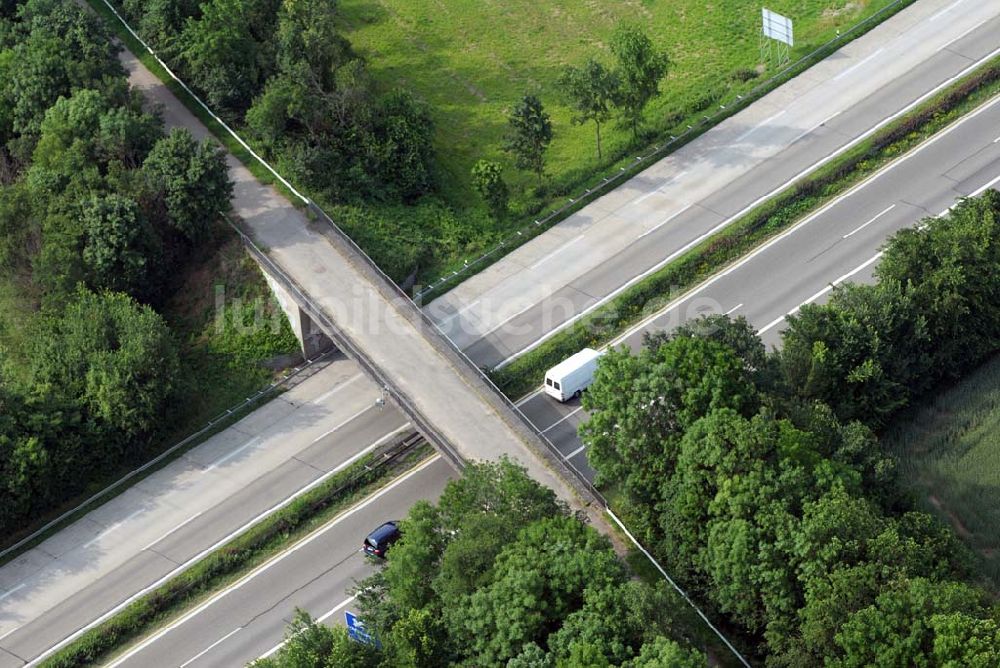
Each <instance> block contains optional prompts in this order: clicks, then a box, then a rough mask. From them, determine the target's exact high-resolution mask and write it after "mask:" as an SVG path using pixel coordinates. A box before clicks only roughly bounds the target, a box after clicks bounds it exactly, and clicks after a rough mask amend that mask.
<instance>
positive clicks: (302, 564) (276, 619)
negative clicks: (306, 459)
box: [108, 455, 455, 668]
mask: <svg viewBox="0 0 1000 668" xmlns="http://www.w3.org/2000/svg"><path fill="white" fill-rule="evenodd" d="M454 475H455V472H454V470H453V469H452V468H451V467H450V466H448V464H447V463H445V462H444V461H443V460H442V459H441V458H440V456H437V455H435V456H434V458H433V459H432V460H430V461H428V462H427V463H425V464H423V465H421V467H419V468H417V469H415V470H413V471H411V472H409V473H407V474H406V475H405V476H403V477H402V478H400V479H398V480H397V481H395V482H393V483H390V484H389V485H388V486H387V487H386V488H384V489H383V490H382V491H380V492H379V493H378V494H377V495H375V496H373V497H370V498H369V499H367V500H366V501H364V502H363V503H362V504H361V505H358V506H355V507H354V508H352V509H351V510H349V511H347V512H345V513H344V514H342V515H341V516H339V517H338V518H335V519H334V520H333V521H332V522H331V523H328V524H327V525H325V526H324V527H322V528H320V529H319V530H317V531H316V532H314V533H313V534H311V535H310V536H308V537H307V538H305V539H303V540H302V541H301V542H299V543H298V544H297V545H296V546H294V547H293V548H292V549H290V550H288V551H285V552H282V553H281V554H280V555H278V556H277V557H276V558H275V559H273V560H272V561H270V562H268V563H266V564H264V565H262V566H261V567H260V568H258V569H256V570H255V571H253V572H251V573H250V574H248V575H247V576H246V577H244V578H242V579H241V580H240V581H238V582H237V583H235V585H233V586H232V587H230V588H228V589H226V590H224V591H223V592H220V593H219V594H217V595H215V596H213V597H212V598H211V599H209V601H207V602H206V603H205V604H203V605H201V606H198V607H197V608H195V609H194V610H192V611H191V612H189V613H188V614H186V615H184V616H183V617H181V618H180V619H179V620H177V621H176V622H174V623H172V624H171V625H170V626H168V627H166V628H164V629H161V630H160V631H159V632H158V633H156V634H154V635H153V636H151V637H150V638H148V639H146V640H145V641H143V642H142V643H140V644H138V645H137V646H135V647H133V648H131V649H130V650H129V651H128V652H126V653H124V654H123V655H122V656H121V657H119V658H117V659H116V660H114V661H112V662H110V663H109V664H108V668H114V667H115V666H120V665H124V666H142V667H146V666H164V667H165V666H178V667H180V668H188V666H192V667H197V666H241V665H244V664H246V663H247V662H249V661H252V660H253V659H255V658H257V657H259V656H261V655H263V654H266V653H267V652H268V651H269V650H271V649H272V648H274V647H275V646H276V645H277V644H278V643H280V642H281V640H282V638H283V636H284V632H285V626H286V625H287V624H288V622H289V621H291V618H292V615H293V614H294V610H295V608H296V607H299V608H303V609H305V610H308V611H310V612H311V613H312V614H313V615H314V616H315V617H318V618H324V621H327V620H329V621H327V623H329V624H332V623H334V622H336V621H340V622H341V623H342V622H343V617H344V613H343V611H344V610H345V609H347V610H354V611H356V609H354V608H352V607H351V603H350V598H349V597H348V595H347V594H345V592H346V591H347V590H348V589H350V588H351V587H352V586H353V584H354V582H355V581H357V580H360V579H361V578H363V577H365V576H366V575H368V574H370V573H371V572H372V571H373V568H374V566H373V564H372V562H371V561H370V560H369V559H368V558H367V557H365V556H364V555H363V554H362V553H361V552H360V547H361V541H362V539H363V538H364V536H365V535H366V534H367V533H368V531H370V530H371V529H372V528H373V527H372V523H373V521H375V520H374V519H373V518H378V520H379V521H381V519H383V518H384V519H392V518H400V517H403V516H405V515H406V513H407V511H408V510H409V508H410V506H412V505H413V504H414V503H415V502H416V501H418V500H420V499H427V500H431V501H433V500H435V499H436V498H437V497H438V496H439V495H440V493H441V491H442V490H443V489H444V486H445V484H446V483H447V482H448V480H449V479H451V478H452V477H453V476H454ZM345 536H346V537H349V539H348V540H345Z"/></svg>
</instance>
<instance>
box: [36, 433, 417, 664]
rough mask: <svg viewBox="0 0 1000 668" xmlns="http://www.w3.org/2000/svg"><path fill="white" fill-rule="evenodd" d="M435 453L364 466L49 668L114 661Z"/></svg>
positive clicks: (385, 455) (146, 600)
mask: <svg viewBox="0 0 1000 668" xmlns="http://www.w3.org/2000/svg"><path fill="white" fill-rule="evenodd" d="M430 451H431V448H430V446H429V445H427V444H426V443H422V442H421V443H418V444H416V445H413V444H411V443H407V442H402V443H397V444H394V445H393V446H391V447H389V448H384V449H381V450H379V451H377V452H373V453H371V454H369V455H367V456H365V457H363V458H361V459H359V460H358V461H356V462H355V463H353V464H351V465H350V466H349V467H347V468H345V469H344V470H342V471H340V472H338V473H336V474H334V475H332V476H330V477H329V478H328V479H327V480H325V481H324V482H323V483H322V484H320V485H318V486H317V487H315V488H314V489H312V490H310V491H309V492H307V493H305V494H303V495H302V496H300V497H299V498H297V499H295V500H294V501H292V502H291V503H289V504H288V505H287V506H285V507H284V508H282V509H281V510H278V511H276V512H275V513H273V514H272V515H270V516H269V517H267V518H265V519H264V520H261V521H260V522H258V523H257V524H255V525H254V526H252V527H251V528H249V529H248V530H247V531H245V532H244V533H242V534H240V535H239V536H237V537H236V538H234V539H232V540H231V541H229V542H228V543H227V544H225V545H223V546H222V547H220V548H218V549H217V550H214V551H213V552H211V553H210V554H208V555H206V556H205V557H203V558H202V559H200V560H199V561H198V562H196V563H195V564H193V565H192V566H191V567H190V568H188V569H187V570H185V571H183V572H182V573H179V574H178V575H177V576H175V577H173V578H171V579H170V580H169V581H167V582H165V583H164V584H162V585H160V586H159V587H157V588H156V589H154V590H153V591H150V592H149V593H147V594H145V595H144V596H142V597H140V598H139V599H137V600H136V601H134V602H133V603H131V604H129V605H128V606H127V607H125V608H124V609H123V610H121V611H120V612H118V613H117V614H115V615H113V616H112V617H110V618H109V619H108V620H106V621H105V622H103V623H102V624H100V625H98V626H96V627H94V628H93V629H91V630H89V631H87V632H86V633H84V634H83V635H81V636H80V637H79V638H77V639H76V640H74V641H73V642H72V643H70V644H69V645H67V646H66V647H64V648H63V649H61V650H59V651H58V652H56V653H55V654H53V655H52V656H50V657H48V658H47V659H46V660H45V661H44V662H43V663H42V664H41V665H42V666H46V667H60V668H65V667H69V666H89V665H93V664H95V663H97V662H99V661H102V660H105V659H107V658H109V657H110V656H111V655H112V654H114V653H115V652H118V651H120V650H122V649H124V648H125V647H126V646H127V645H129V644H130V643H131V642H133V641H135V640H137V639H138V638H140V637H142V636H144V635H146V634H148V633H150V632H152V631H153V630H155V629H156V628H157V627H159V626H160V625H162V624H164V623H166V622H168V621H170V620H171V619H173V618H176V617H177V616H179V615H180V614H182V613H184V612H186V611H187V610H189V609H191V608H192V607H194V606H195V605H196V604H198V603H200V602H202V601H203V600H205V599H206V598H207V597H208V596H210V595H211V594H213V593H215V592H216V591H218V590H219V589H221V588H223V587H225V586H226V585H228V584H231V583H232V582H234V581H236V580H237V579H239V578H240V577H242V576H244V575H246V574H247V573H248V572H249V571H251V570H252V569H253V568H255V567H257V566H259V565H260V564H262V563H264V562H265V561H266V560H267V559H269V558H271V557H272V556H274V555H275V554H277V553H278V552H281V551H282V550H284V549H286V548H288V547H289V546H290V545H291V544H292V543H294V542H295V541H297V540H299V539H301V538H302V537H304V536H306V535H307V534H309V533H310V532H312V531H314V530H315V529H317V528H318V527H320V526H322V525H323V524H325V523H327V522H328V521H329V520H330V519H332V518H333V517H335V516H336V515H337V514H339V513H340V512H341V511H343V510H345V509H347V508H348V507H350V506H352V505H354V503H355V502H357V501H358V500H360V499H362V498H364V497H366V496H368V495H370V494H371V493H373V492H374V491H375V490H376V489H377V488H379V487H382V486H383V485H384V484H385V483H386V482H388V481H389V480H390V479H391V478H393V477H394V476H396V475H398V474H400V473H401V472H402V471H405V470H407V469H410V468H412V467H414V466H415V465H416V464H417V463H419V462H421V461H423V460H425V459H426V458H427V456H428V454H429V453H430ZM359 540H360V539H359Z"/></svg>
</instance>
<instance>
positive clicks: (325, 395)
mask: <svg viewBox="0 0 1000 668" xmlns="http://www.w3.org/2000/svg"><path fill="white" fill-rule="evenodd" d="M363 376H364V374H363V373H357V374H354V375H353V376H351V377H350V378H348V379H347V380H345V381H344V382H342V383H341V384H340V385H337V386H336V387H334V388H333V389H331V390H329V391H327V392H324V393H323V394H321V395H319V396H318V397H316V398H315V399H313V400H312V401H310V402H309V403H311V404H321V403H323V402H324V401H326V400H327V399H329V398H330V397H332V396H333V395H335V394H336V393H337V392H340V391H341V390H343V389H344V388H345V387H347V386H348V385H350V384H351V383H353V382H354V381H356V380H357V379H358V378H362V377H363Z"/></svg>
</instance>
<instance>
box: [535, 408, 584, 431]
mask: <svg viewBox="0 0 1000 668" xmlns="http://www.w3.org/2000/svg"><path fill="white" fill-rule="evenodd" d="M582 410H583V406H580V407H579V408H577V409H576V410H574V411H571V412H569V413H566V415H563V416H562V417H561V418H559V419H558V420H556V421H555V422H553V423H552V424H550V425H549V426H548V427H546V428H545V429H543V430H542V432H541V433H543V434H544V433H545V432H547V431H548V430H549V429H552V428H553V427H555V426H556V425H557V424H561V423H563V422H565V421H566V420H568V419H570V418H571V417H573V416H574V415H576V414H577V413H579V412H580V411H582Z"/></svg>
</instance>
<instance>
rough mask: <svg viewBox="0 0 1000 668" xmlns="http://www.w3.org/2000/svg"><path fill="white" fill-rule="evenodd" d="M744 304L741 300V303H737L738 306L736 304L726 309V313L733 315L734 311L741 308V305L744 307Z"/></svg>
mask: <svg viewBox="0 0 1000 668" xmlns="http://www.w3.org/2000/svg"><path fill="white" fill-rule="evenodd" d="M742 306H743V303H742V302H740V303H739V304H737V305H736V306H734V307H732V308H731V309H729V310H728V311H726V313H725V315H732V314H733V313H734V312H735V311H736V310H737V309H739V308H740V307H742Z"/></svg>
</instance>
